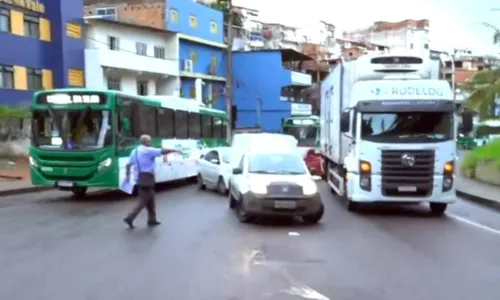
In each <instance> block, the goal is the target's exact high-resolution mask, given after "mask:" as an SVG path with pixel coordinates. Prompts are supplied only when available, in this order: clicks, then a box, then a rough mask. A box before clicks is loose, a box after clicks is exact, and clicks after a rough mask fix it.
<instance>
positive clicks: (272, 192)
mask: <svg viewBox="0 0 500 300" xmlns="http://www.w3.org/2000/svg"><path fill="white" fill-rule="evenodd" d="M267 194H268V195H269V196H272V197H287V196H289V197H299V196H302V195H303V193H302V187H301V186H299V185H296V184H290V183H273V184H270V185H268V186H267Z"/></svg>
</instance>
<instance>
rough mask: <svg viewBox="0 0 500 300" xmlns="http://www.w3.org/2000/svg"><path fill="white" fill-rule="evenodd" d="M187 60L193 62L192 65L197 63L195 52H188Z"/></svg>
mask: <svg viewBox="0 0 500 300" xmlns="http://www.w3.org/2000/svg"><path fill="white" fill-rule="evenodd" d="M189 59H190V60H192V61H193V65H195V64H196V63H197V62H198V54H196V51H191V52H189Z"/></svg>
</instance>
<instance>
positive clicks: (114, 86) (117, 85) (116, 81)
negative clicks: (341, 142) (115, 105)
mask: <svg viewBox="0 0 500 300" xmlns="http://www.w3.org/2000/svg"><path fill="white" fill-rule="evenodd" d="M108 90H115V91H121V90H122V83H121V80H120V78H108Z"/></svg>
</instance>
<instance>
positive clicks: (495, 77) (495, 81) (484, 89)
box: [463, 69, 500, 120]
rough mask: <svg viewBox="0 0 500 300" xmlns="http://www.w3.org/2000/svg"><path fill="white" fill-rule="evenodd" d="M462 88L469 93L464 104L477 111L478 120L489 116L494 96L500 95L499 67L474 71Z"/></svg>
mask: <svg viewBox="0 0 500 300" xmlns="http://www.w3.org/2000/svg"><path fill="white" fill-rule="evenodd" d="M463 89H464V90H465V91H467V92H468V93H469V94H470V95H469V97H468V99H467V102H466V106H467V107H469V108H470V109H471V110H473V111H475V112H477V113H479V119H480V120H486V119H489V118H491V116H492V109H493V108H494V104H495V97H496V95H500V69H495V70H483V71H480V72H478V73H476V74H475V75H474V77H472V78H471V80H469V81H468V82H467V83H466V84H464V85H463Z"/></svg>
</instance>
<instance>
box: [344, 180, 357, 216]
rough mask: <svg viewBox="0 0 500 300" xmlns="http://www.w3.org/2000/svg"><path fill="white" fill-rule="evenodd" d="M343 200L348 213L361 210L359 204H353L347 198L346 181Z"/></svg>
mask: <svg viewBox="0 0 500 300" xmlns="http://www.w3.org/2000/svg"><path fill="white" fill-rule="evenodd" d="M342 198H343V199H344V201H345V207H346V208H347V211H350V212H356V211H358V210H359V203H356V202H353V201H352V200H351V199H349V197H348V196H347V184H346V183H345V181H344V196H342Z"/></svg>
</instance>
